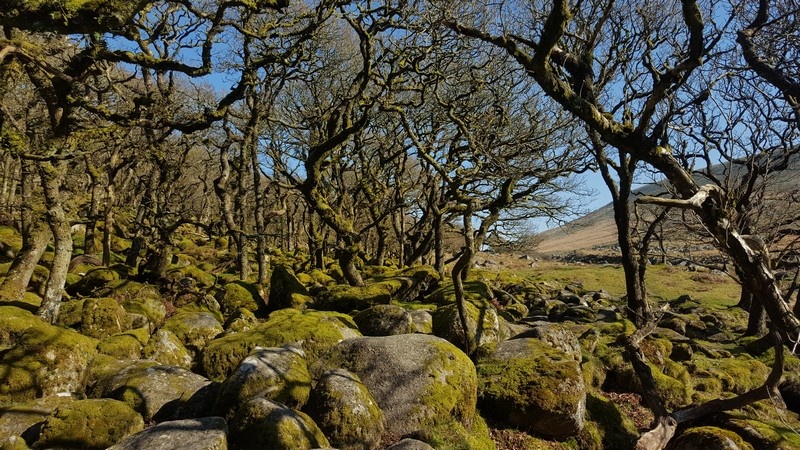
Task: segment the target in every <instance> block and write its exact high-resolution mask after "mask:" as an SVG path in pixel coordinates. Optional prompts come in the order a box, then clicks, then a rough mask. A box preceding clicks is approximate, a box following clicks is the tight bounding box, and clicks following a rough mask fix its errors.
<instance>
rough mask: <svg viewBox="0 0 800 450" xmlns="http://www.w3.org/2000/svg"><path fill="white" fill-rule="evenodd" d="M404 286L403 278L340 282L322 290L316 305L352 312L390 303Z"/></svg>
mask: <svg viewBox="0 0 800 450" xmlns="http://www.w3.org/2000/svg"><path fill="white" fill-rule="evenodd" d="M403 286H404V282H403V280H399V279H389V280H384V281H378V282H374V283H370V284H367V285H366V286H348V285H346V284H339V285H336V286H331V287H329V288H328V289H327V290H325V291H323V292H321V293H320V294H319V298H318V299H317V303H316V307H317V308H319V309H324V310H327V311H339V312H350V311H355V310H358V311H360V310H364V309H367V308H369V307H371V306H375V305H388V304H389V303H391V301H392V298H393V296H394V294H395V293H396V292H397V291H399V290H400V289H401V288H402V287H403Z"/></svg>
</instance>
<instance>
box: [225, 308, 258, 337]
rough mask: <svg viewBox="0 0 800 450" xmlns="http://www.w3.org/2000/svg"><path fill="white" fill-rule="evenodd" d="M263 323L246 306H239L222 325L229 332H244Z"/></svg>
mask: <svg viewBox="0 0 800 450" xmlns="http://www.w3.org/2000/svg"><path fill="white" fill-rule="evenodd" d="M259 323H261V322H259V321H258V319H257V318H256V316H255V314H253V312H252V311H250V310H249V309H245V308H239V309H238V310H236V311H235V312H234V313H232V314H231V315H230V316H228V319H227V320H226V321H225V323H224V324H223V325H222V327H223V328H224V329H225V331H228V332H236V333H238V332H242V331H247V330H250V329H253V328H255V327H256V326H258V324H259Z"/></svg>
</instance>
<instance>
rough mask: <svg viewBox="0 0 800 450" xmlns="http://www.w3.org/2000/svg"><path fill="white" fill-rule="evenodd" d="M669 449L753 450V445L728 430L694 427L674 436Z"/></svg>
mask: <svg viewBox="0 0 800 450" xmlns="http://www.w3.org/2000/svg"><path fill="white" fill-rule="evenodd" d="M668 448H669V449H670V450H753V446H752V445H750V444H749V443H748V442H746V441H745V440H744V439H742V437H741V436H739V435H738V434H736V433H734V432H733V431H730V430H724V429H722V428H717V427H695V428H690V429H688V430H686V431H685V432H683V433H682V434H681V435H680V436H679V437H677V438H675V441H674V442H672V443H671V444H670V445H669V447H668Z"/></svg>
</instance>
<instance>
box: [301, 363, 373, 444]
mask: <svg viewBox="0 0 800 450" xmlns="http://www.w3.org/2000/svg"><path fill="white" fill-rule="evenodd" d="M303 410H304V411H305V412H306V413H307V414H308V415H309V416H311V417H312V418H313V419H314V421H315V422H316V423H317V424H318V425H319V427H320V429H321V430H322V431H323V432H324V433H325V436H326V437H328V439H330V441H331V444H333V445H335V446H337V447H344V448H353V449H356V448H359V449H364V450H372V449H374V448H376V447H378V445H379V444H380V441H381V435H382V434H383V430H384V428H385V423H384V421H385V418H384V415H383V411H381V409H380V407H379V406H378V404H377V402H376V401H375V399H374V398H373V397H372V394H370V392H369V389H367V387H366V386H365V385H364V383H363V382H362V381H361V379H360V378H358V375H356V374H354V373H352V372H350V371H348V370H345V369H334V370H328V371H326V372H325V373H324V374H323V375H322V377H321V378H320V380H319V382H318V383H317V385H316V387H314V389H313V390H312V391H311V396H310V397H309V399H308V403H307V404H306V406H305V407H304V408H303Z"/></svg>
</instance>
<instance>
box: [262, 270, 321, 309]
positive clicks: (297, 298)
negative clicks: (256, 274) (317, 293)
mask: <svg viewBox="0 0 800 450" xmlns="http://www.w3.org/2000/svg"><path fill="white" fill-rule="evenodd" d="M313 301H314V299H313V298H312V297H311V296H310V295H309V294H308V290H306V287H305V286H303V283H301V282H300V280H298V279H297V276H296V275H295V274H294V271H292V269H290V268H289V267H287V266H285V265H283V264H278V265H276V266H275V267H274V268H273V269H272V275H271V276H270V280H269V301H268V302H267V311H269V312H272V311H277V310H280V309H284V308H293V309H306V307H308V305H309V304H311V303H312V302H313Z"/></svg>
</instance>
